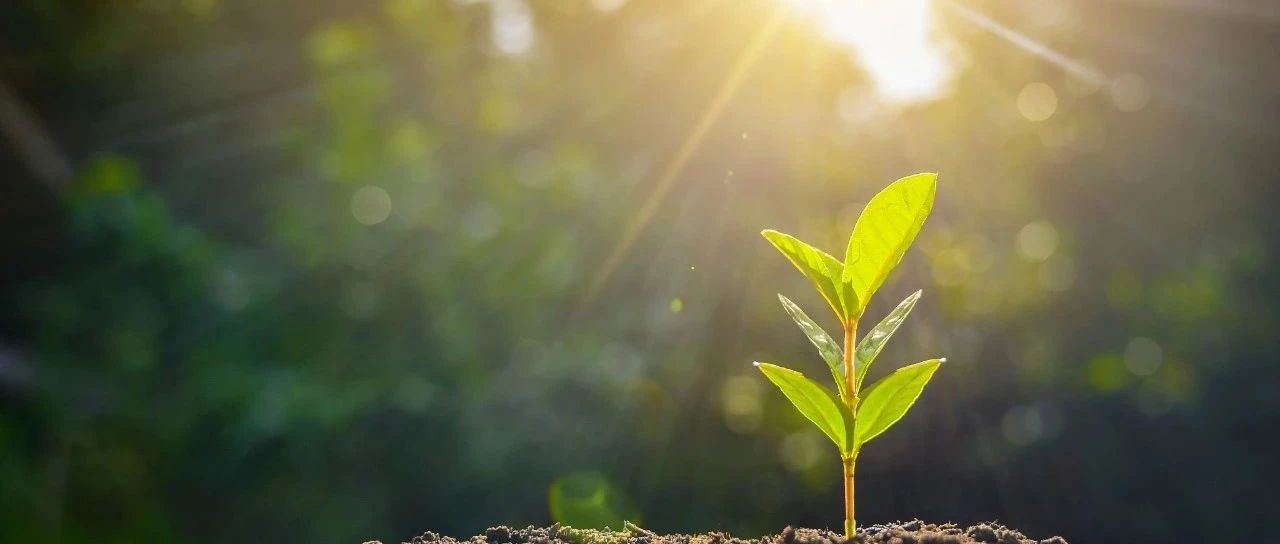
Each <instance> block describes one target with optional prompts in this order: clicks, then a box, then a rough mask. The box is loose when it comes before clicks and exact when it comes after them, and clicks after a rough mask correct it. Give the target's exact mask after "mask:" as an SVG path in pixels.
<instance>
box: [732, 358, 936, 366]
mask: <svg viewBox="0 0 1280 544" xmlns="http://www.w3.org/2000/svg"><path fill="white" fill-rule="evenodd" d="M938 362H939V363H945V362H947V358H946V357H941V358H939V359H938ZM756 364H757V365H758V364H760V363H756Z"/></svg>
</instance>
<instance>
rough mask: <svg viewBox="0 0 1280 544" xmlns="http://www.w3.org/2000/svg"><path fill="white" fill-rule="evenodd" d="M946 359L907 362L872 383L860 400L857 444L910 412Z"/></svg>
mask: <svg viewBox="0 0 1280 544" xmlns="http://www.w3.org/2000/svg"><path fill="white" fill-rule="evenodd" d="M944 361H946V359H930V360H928V361H924V362H922V363H916V364H914V365H908V366H904V367H902V368H899V369H897V370H895V371H893V372H892V373H891V374H889V375H888V376H885V377H884V379H882V380H880V381H878V382H876V383H875V384H874V385H872V386H871V387H870V388H869V389H867V392H866V394H865V395H862V398H861V399H860V400H859V401H858V417H857V421H856V427H855V433H854V436H855V437H856V441H855V444H856V446H855V448H861V447H862V445H863V444H866V443H867V442H868V441H870V440H871V439H872V438H875V437H876V436H878V435H879V434H880V433H882V432H884V431H885V430H886V429H888V428H889V427H890V426H892V425H893V424H894V423H897V422H898V420H899V419H902V416H903V415H905V414H906V413H907V410H908V409H910V408H911V405H912V404H915V402H916V399H917V398H919V397H920V392H921V391H923V390H924V386H925V384H927V383H929V378H932V377H933V373H934V371H936V370H938V365H941V364H942V363H943V362H944Z"/></svg>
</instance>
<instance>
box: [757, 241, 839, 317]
mask: <svg viewBox="0 0 1280 544" xmlns="http://www.w3.org/2000/svg"><path fill="white" fill-rule="evenodd" d="M760 234H762V235H764V238H765V239H766V240H768V241H769V243H771V244H773V247H776V248H778V251H781V252H782V254H783V255H785V256H786V257H787V259H788V260H790V261H791V264H793V265H795V267H796V268H797V269H798V270H800V273H801V274H804V277H806V278H809V281H810V282H812V283H813V286H814V288H816V289H817V290H818V293H821V294H822V298H824V299H826V301H827V304H830V305H831V309H832V310H834V311H835V312H836V315H838V316H840V321H841V322H845V321H847V320H848V319H849V316H850V315H852V309H853V308H857V307H858V298H857V295H856V294H854V292H853V289H852V288H851V286H850V285H849V284H848V283H845V282H842V281H840V276H841V274H843V273H844V265H842V264H840V261H837V260H836V258H835V257H832V256H831V255H828V254H827V253H826V252H823V251H821V250H818V249H815V248H814V247H813V246H811V245H809V244H806V243H804V242H801V241H800V240H797V239H796V238H795V237H794V236H791V235H789V234H783V233H781V232H778V231H776V230H766V231H764V232H761V233H760Z"/></svg>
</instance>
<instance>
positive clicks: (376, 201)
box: [351, 185, 391, 225]
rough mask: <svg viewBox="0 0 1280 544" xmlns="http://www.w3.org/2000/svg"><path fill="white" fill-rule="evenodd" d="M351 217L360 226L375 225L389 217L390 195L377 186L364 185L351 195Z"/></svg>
mask: <svg viewBox="0 0 1280 544" xmlns="http://www.w3.org/2000/svg"><path fill="white" fill-rule="evenodd" d="M351 215H353V216H355V218H356V221H359V222H360V224H362V225H377V224H378V223H381V222H383V221H386V220H387V216H389V215H391V195H388V194H387V192H386V191H385V190H383V189H382V187H378V186H377V185H365V186H364V187H361V188H359V189H356V192H354V193H352V194H351Z"/></svg>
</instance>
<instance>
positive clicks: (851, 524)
mask: <svg viewBox="0 0 1280 544" xmlns="http://www.w3.org/2000/svg"><path fill="white" fill-rule="evenodd" d="M856 530H857V522H855V521H854V519H853V457H846V458H845V459H844V537H845V538H853V535H854V533H855V532H856Z"/></svg>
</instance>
